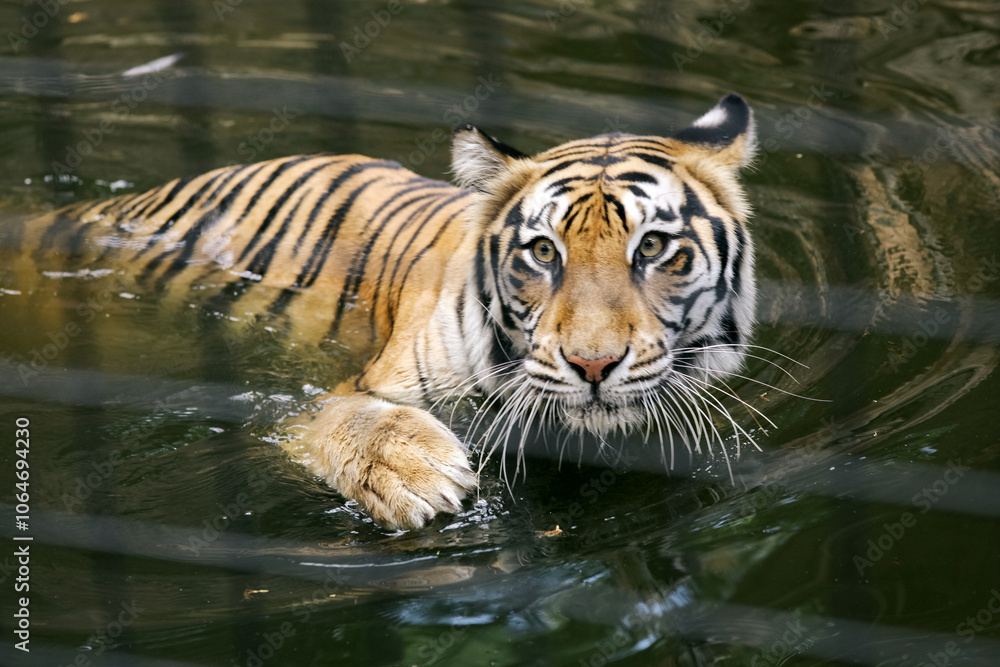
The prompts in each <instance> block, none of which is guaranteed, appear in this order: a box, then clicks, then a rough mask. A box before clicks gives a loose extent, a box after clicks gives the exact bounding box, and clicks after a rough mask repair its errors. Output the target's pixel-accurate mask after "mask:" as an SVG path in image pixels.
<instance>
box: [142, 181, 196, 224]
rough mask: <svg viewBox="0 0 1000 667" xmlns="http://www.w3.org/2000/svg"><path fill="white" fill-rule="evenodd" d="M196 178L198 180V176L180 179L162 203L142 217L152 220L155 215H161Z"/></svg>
mask: <svg viewBox="0 0 1000 667" xmlns="http://www.w3.org/2000/svg"><path fill="white" fill-rule="evenodd" d="M196 178H198V176H197V175H195V176H183V177H181V178H178V179H177V182H176V183H174V186H173V187H172V188H170V191H169V192H168V193H167V194H166V195H165V196H164V197H163V199H161V200H160V203H159V204H157V205H156V206H154V207H153V208H151V209H150V210H148V211H145V212H144V213H143V214H142V217H144V218H151V217H153V216H154V215H156V214H157V213H159V212H160V211H161V210H162V209H163V207H164V206H167V205H169V204H171V203H173V201H174V197H176V196H177V194H178V193H179V192H180V191H181V190H183V189H184V187H185V186H186V185H187V184H188V183H190V182H191V181H193V180H194V179H196ZM160 191H162V190H160Z"/></svg>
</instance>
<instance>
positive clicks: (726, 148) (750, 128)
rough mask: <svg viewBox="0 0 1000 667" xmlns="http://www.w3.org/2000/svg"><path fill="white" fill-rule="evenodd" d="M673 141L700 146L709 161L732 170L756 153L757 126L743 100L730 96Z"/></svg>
mask: <svg viewBox="0 0 1000 667" xmlns="http://www.w3.org/2000/svg"><path fill="white" fill-rule="evenodd" d="M674 139H677V140H679V141H683V142H684V143H688V144H697V145H699V146H701V147H704V148H706V149H708V150H709V151H710V158H709V159H711V160H713V161H715V162H717V163H719V164H720V165H721V166H725V167H729V168H731V169H733V170H736V169H740V168H742V167H746V166H747V165H748V164H750V162H751V161H752V160H753V157H754V154H755V153H756V152H757V123H756V121H755V120H754V117H753V111H751V109H750V105H749V104H747V103H746V100H744V99H743V98H742V97H740V96H739V95H736V94H733V93H730V94H729V95H726V96H725V97H723V98H722V99H721V100H719V103H718V104H716V105H715V106H714V107H712V110H711V111H709V112H708V113H706V114H705V115H704V116H702V117H701V118H699V119H698V120H696V121H695V122H694V123H692V124H691V127H688V128H686V129H683V130H681V131H680V132H678V133H677V134H675V135H674Z"/></svg>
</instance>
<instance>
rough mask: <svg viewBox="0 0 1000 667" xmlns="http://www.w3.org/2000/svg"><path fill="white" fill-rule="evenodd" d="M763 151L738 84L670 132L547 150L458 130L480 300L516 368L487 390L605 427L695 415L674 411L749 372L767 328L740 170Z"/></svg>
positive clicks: (593, 427)
mask: <svg viewBox="0 0 1000 667" xmlns="http://www.w3.org/2000/svg"><path fill="white" fill-rule="evenodd" d="M755 146H756V139H755V129H754V120H753V114H752V112H751V110H750V108H749V107H748V106H747V104H746V102H745V101H744V100H743V99H742V98H741V97H739V96H737V95H728V96H726V97H725V98H723V99H722V100H721V101H720V102H719V103H718V104H717V105H716V106H715V107H714V108H713V109H712V110H711V111H709V112H708V113H706V114H705V115H704V116H702V117H701V118H699V119H698V120H696V121H695V122H694V123H693V124H692V125H691V126H690V127H688V128H687V129H685V130H682V131H681V132H679V133H677V134H676V135H674V136H673V137H671V138H661V137H655V136H635V135H629V134H606V135H601V136H597V137H593V138H590V139H582V140H579V141H572V142H570V143H566V144H563V145H561V146H558V147H556V148H552V149H550V150H547V151H545V152H543V153H540V154H538V155H535V156H527V155H523V154H521V153H519V152H518V151H516V150H514V149H511V148H510V147H508V146H505V145H504V144H502V143H500V142H499V141H497V140H496V139H493V138H492V137H490V136H488V135H486V134H484V133H483V132H481V131H479V130H478V129H476V128H474V127H472V126H468V125H467V126H461V127H459V128H457V129H456V135H455V139H454V144H453V151H452V158H453V161H452V164H453V171H454V172H455V174H456V175H457V177H458V180H459V182H460V183H461V184H462V185H464V186H466V187H471V188H475V189H476V190H477V191H478V192H479V197H478V201H477V204H476V205H475V207H474V210H473V214H472V218H473V220H472V223H473V224H478V225H480V229H481V237H480V240H479V248H478V254H477V259H476V263H475V267H474V271H475V279H474V282H475V283H476V284H477V290H478V295H477V298H478V300H479V301H480V302H481V303H483V305H484V306H486V307H487V309H488V310H489V313H490V315H489V317H490V320H491V326H492V327H493V328H495V329H496V331H493V332H492V333H493V335H494V336H495V337H498V338H502V339H505V340H504V341H503V342H504V345H506V349H505V350H504V352H505V354H506V355H507V356H510V357H511V358H512V359H515V360H516V368H517V373H516V377H515V378H514V379H513V381H512V380H510V379H508V380H507V382H506V383H504V379H505V376H504V375H497V376H496V377H497V378H498V379H495V380H493V381H492V383H493V386H492V387H488V388H490V389H493V390H501V391H507V392H512V393H514V394H516V396H517V397H519V401H515V403H516V406H517V407H516V408H512V409H518V410H521V411H529V410H530V411H533V412H537V413H538V414H537V416H538V417H542V418H544V417H557V418H561V419H562V421H564V422H565V423H566V424H567V425H568V426H570V427H575V428H582V429H586V430H589V431H592V432H595V433H598V434H603V433H605V432H608V431H610V430H613V429H616V428H621V429H623V430H627V429H629V428H630V427H632V426H635V425H638V424H640V423H643V422H647V421H649V420H651V419H653V418H654V417H655V418H656V419H657V420H658V419H659V416H658V415H662V416H663V417H664V418H665V419H666V420H667V422H668V423H678V424H679V423H681V422H682V420H681V419H680V418H678V419H669V415H670V414H671V413H672V414H674V415H679V414H681V413H683V412H684V410H683V406H682V405H680V404H681V403H682V402H683V400H684V395H685V393H687V394H690V393H691V392H696V393H699V394H701V393H703V392H702V389H704V388H705V387H706V386H707V383H708V381H710V380H712V379H715V378H719V377H720V376H725V375H727V374H730V373H733V372H734V371H736V370H737V369H738V367H739V366H740V364H741V363H742V361H743V358H744V355H745V349H746V344H747V341H748V338H749V336H750V333H751V329H752V326H753V322H754V304H755V299H756V291H755V283H754V266H753V265H754V254H753V244H752V241H751V238H750V235H749V232H748V230H747V227H746V223H747V218H748V215H749V207H748V205H747V203H746V200H745V198H744V194H743V190H742V188H741V186H740V183H739V180H738V172H739V170H740V169H741V168H742V167H745V166H746V165H747V164H748V163H749V161H750V160H751V158H752V156H753V153H754V150H755ZM501 332H502V334H506V336H503V335H502V334H501ZM494 363H495V362H494ZM486 375H489V374H488V373H487V374H486ZM489 382H490V381H486V384H489Z"/></svg>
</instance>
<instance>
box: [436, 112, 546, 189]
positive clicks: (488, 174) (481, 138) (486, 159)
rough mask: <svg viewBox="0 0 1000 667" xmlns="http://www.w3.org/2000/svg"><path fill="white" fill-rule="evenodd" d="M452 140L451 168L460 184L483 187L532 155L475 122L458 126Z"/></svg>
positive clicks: (476, 187) (467, 186)
mask: <svg viewBox="0 0 1000 667" xmlns="http://www.w3.org/2000/svg"><path fill="white" fill-rule="evenodd" d="M454 132H455V135H454V137H453V138H452V142H451V171H452V173H454V174H455V179H456V180H457V181H458V184H459V186H461V187H463V188H475V189H476V190H483V189H484V188H485V185H486V183H488V182H489V181H491V180H493V179H494V178H495V177H497V176H498V175H500V174H501V173H502V172H504V171H505V170H506V169H508V168H509V167H510V166H511V164H513V163H514V162H515V161H517V160H521V159H524V158H527V157H528V156H527V155H525V154H524V153H522V152H521V151H519V150H517V149H515V148H511V147H510V146H508V145H507V144H505V143H503V142H501V141H498V140H497V139H494V138H493V137H491V136H490V135H488V134H486V133H485V132H483V131H481V130H480V129H479V128H477V127H474V126H472V125H458V126H457V127H455V130H454Z"/></svg>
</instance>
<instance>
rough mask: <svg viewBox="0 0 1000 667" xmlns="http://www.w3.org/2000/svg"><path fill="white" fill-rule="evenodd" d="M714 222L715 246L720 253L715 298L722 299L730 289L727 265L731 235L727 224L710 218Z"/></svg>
mask: <svg viewBox="0 0 1000 667" xmlns="http://www.w3.org/2000/svg"><path fill="white" fill-rule="evenodd" d="M709 221H710V222H711V223H712V235H713V236H714V237H715V248H716V252H717V253H718V255H719V278H718V280H717V281H716V283H715V298H716V299H718V300H719V301H722V300H723V299H724V298H725V297H726V292H728V291H729V285H728V283H726V267H727V266H729V235H728V234H726V225H725V224H724V223H723V222H722V221H721V220H719V219H717V218H709Z"/></svg>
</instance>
